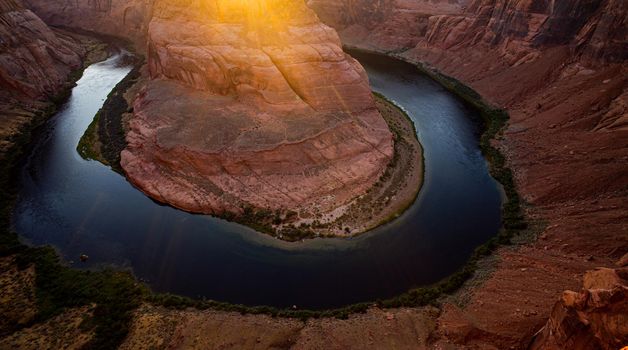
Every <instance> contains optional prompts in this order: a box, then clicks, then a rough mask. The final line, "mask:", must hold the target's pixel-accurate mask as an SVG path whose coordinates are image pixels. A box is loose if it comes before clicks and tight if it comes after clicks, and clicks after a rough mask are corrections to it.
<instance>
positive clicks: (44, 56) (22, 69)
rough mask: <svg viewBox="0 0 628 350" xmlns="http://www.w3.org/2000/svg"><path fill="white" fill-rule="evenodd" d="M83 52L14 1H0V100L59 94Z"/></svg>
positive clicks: (76, 66)
mask: <svg viewBox="0 0 628 350" xmlns="http://www.w3.org/2000/svg"><path fill="white" fill-rule="evenodd" d="M82 50H83V49H82V48H81V47H80V46H79V45H78V44H77V43H76V42H75V41H74V40H73V39H72V38H69V37H67V36H64V35H62V34H60V33H55V32H53V31H52V30H51V29H50V28H48V26H47V25H46V24H45V23H44V22H42V20H41V19H39V17H37V16H36V15H35V14H33V13H32V12H31V11H29V10H26V9H24V8H23V7H22V6H21V4H20V3H19V2H17V1H13V0H1V1H0V99H1V100H2V101H7V100H8V99H9V98H17V99H25V98H29V99H33V98H34V99H39V98H43V97H50V96H52V95H54V94H56V93H57V92H58V90H59V89H60V87H61V86H62V85H64V83H65V82H66V79H67V76H68V74H69V73H70V72H71V71H72V70H74V69H78V68H79V67H80V66H81V63H82V62H81V55H82V54H83V53H84V52H83V51H82Z"/></svg>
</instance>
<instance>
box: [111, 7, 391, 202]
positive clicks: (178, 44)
mask: <svg viewBox="0 0 628 350" xmlns="http://www.w3.org/2000/svg"><path fill="white" fill-rule="evenodd" d="M147 51H148V70H149V72H150V77H151V80H150V81H149V82H148V83H147V84H146V86H145V87H144V89H143V90H142V92H141V95H140V97H139V98H138V99H137V100H136V102H135V105H134V117H133V119H132V120H131V122H130V130H129V133H128V135H127V141H128V147H127V149H126V150H125V151H124V152H123V154H122V167H123V168H124V170H125V172H126V173H127V175H128V177H129V179H130V181H132V182H133V183H134V184H135V185H136V186H138V187H139V188H140V189H142V190H143V191H145V192H146V193H148V194H149V195H150V196H152V197H153V198H156V199H158V200H160V201H162V202H166V203H169V204H172V205H174V206H176V207H180V208H183V209H186V210H190V211H196V212H203V213H211V214H220V213H224V212H231V213H236V214H238V213H241V212H242V210H243V208H244V207H247V206H253V207H257V208H269V209H280V208H284V209H291V210H297V211H305V212H310V213H316V212H325V211H329V210H332V209H334V208H336V207H337V206H339V205H342V204H343V203H346V202H347V201H349V200H351V199H353V198H355V197H356V196H358V195H360V194H362V193H364V192H365V191H366V190H367V189H368V188H369V187H371V186H372V185H373V184H374V183H375V182H376V181H377V180H378V178H379V177H380V175H381V174H382V173H383V170H384V169H385V167H386V165H387V164H388V162H389V160H390V158H391V157H392V150H393V147H392V135H391V133H390V132H389V130H388V128H387V125H386V123H385V122H384V120H383V118H382V117H381V115H380V114H379V112H378V111H377V110H376V108H375V106H374V102H373V98H372V96H371V92H370V88H369V84H368V80H367V77H366V74H365V72H364V70H363V69H362V67H361V66H360V65H359V64H358V63H357V62H356V61H355V60H353V59H352V58H351V57H349V56H348V55H346V54H345V53H344V52H343V51H342V49H341V44H340V40H339V38H338V36H337V34H336V32H335V31H334V30H333V29H331V28H330V27H327V26H326V25H323V24H322V23H321V22H320V21H319V20H318V17H317V16H316V15H315V14H314V13H313V12H312V11H311V10H309V9H308V8H307V7H306V6H305V4H304V3H303V1H302V0H248V1H247V0H243V1H232V0H222V1H193V0H180V1H173V0H163V1H157V2H156V3H155V6H154V9H153V18H152V21H151V23H150V27H149V30H148V49H147Z"/></svg>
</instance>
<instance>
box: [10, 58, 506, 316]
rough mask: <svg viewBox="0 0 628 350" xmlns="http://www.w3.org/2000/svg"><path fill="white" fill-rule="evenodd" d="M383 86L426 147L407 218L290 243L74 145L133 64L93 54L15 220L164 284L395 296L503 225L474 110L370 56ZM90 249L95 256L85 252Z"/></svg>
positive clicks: (267, 297)
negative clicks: (180, 198)
mask: <svg viewBox="0 0 628 350" xmlns="http://www.w3.org/2000/svg"><path fill="white" fill-rule="evenodd" d="M359 58H360V60H361V62H362V63H363V64H364V65H365V67H366V69H367V71H368V73H369V76H370V79H371V84H372V86H373V89H374V90H376V91H378V92H381V93H383V94H384V95H386V96H387V97H388V98H390V99H392V100H394V101H395V102H396V103H397V104H398V105H400V106H401V107H403V108H404V109H405V110H406V111H407V112H408V114H409V115H410V116H411V118H412V119H413V120H414V122H415V123H416V127H417V132H418V135H419V139H420V141H421V143H422V144H423V147H424V150H425V184H424V186H423V189H422V190H421V193H420V195H419V197H418V199H417V201H416V203H415V204H414V205H413V206H412V207H411V208H410V209H409V210H408V211H407V212H406V213H405V214H404V215H402V216H401V217H400V218H399V219H397V220H395V221H394V222H392V223H390V224H388V225H385V226H382V227H380V228H378V229H376V230H373V231H371V232H369V233H366V234H364V235H361V236H359V237H356V238H351V239H315V240H308V241H305V242H297V243H287V242H283V241H279V240H276V239H274V238H271V237H269V236H266V235H264V234H260V233H257V232H255V231H253V230H251V229H249V228H246V227H243V226H241V225H238V224H234V223H228V222H225V221H223V220H220V219H216V218H212V217H208V216H202V215H192V214H188V213H185V212H182V211H179V210H176V209H173V208H170V207H166V206H161V205H158V204H156V203H155V202H153V201H151V200H150V199H149V198H147V197H146V196H145V195H144V194H142V193H141V192H139V191H138V190H136V189H135V188H133V187H132V186H131V185H130V184H129V183H128V182H127V181H126V180H125V179H124V177H122V176H120V175H119V174H117V173H115V172H113V171H112V170H111V169H109V168H108V167H106V166H104V165H102V164H100V163H98V162H95V161H86V160H83V159H82V158H81V157H80V156H79V155H78V154H77V152H76V150H75V149H76V145H77V143H78V141H79V139H80V138H81V136H82V134H83V133H84V131H85V129H86V128H87V126H88V125H89V123H90V122H91V120H92V119H93V117H94V115H95V114H96V112H97V111H98V109H99V108H100V107H101V106H102V104H103V102H104V100H105V98H106V96H107V94H108V93H109V92H110V91H111V89H112V88H113V87H114V86H115V84H116V83H117V82H118V81H120V80H121V79H122V78H123V77H124V76H125V75H126V74H127V73H128V72H129V71H130V67H120V66H119V61H120V60H119V56H116V57H113V58H111V59H109V60H107V61H105V62H102V63H98V64H95V65H93V66H91V67H89V68H88V69H87V70H86V71H85V75H84V76H83V78H82V79H81V80H80V81H79V82H78V85H77V86H76V88H74V90H73V91H72V96H71V98H70V99H69V101H68V102H67V104H66V105H65V107H64V108H63V109H62V110H61V111H60V112H59V113H58V114H57V115H56V116H55V117H54V118H53V119H51V120H50V121H49V123H48V124H47V125H46V127H45V132H44V134H43V135H42V136H41V137H40V138H39V139H38V141H37V142H36V144H35V147H34V149H33V152H32V154H31V155H30V157H29V158H28V159H27V161H26V162H25V165H24V167H23V169H22V173H21V180H22V187H21V190H20V196H19V200H18V203H17V206H16V210H15V216H14V226H15V228H16V229H17V231H18V232H20V234H21V235H22V239H23V240H24V241H26V242H28V243H30V244H33V245H42V244H51V245H53V246H55V247H56V248H57V249H58V250H59V252H60V254H62V256H63V257H64V258H65V260H66V261H68V262H69V263H70V264H72V265H74V266H77V267H81V268H97V267H101V266H110V265H113V266H116V267H123V268H129V269H132V271H133V272H134V273H135V274H136V275H137V276H138V277H139V278H141V279H142V280H145V281H148V283H149V285H150V286H151V287H152V288H153V289H154V290H156V291H161V292H172V293H179V294H184V295H188V296H192V297H206V298H209V299H215V300H220V301H229V302H234V303H243V304H248V305H260V304H266V305H274V306H279V307H284V306H291V305H293V304H296V305H298V306H299V307H301V308H326V307H336V306H341V305H345V304H349V303H354V302H360V301H370V300H374V299H377V298H386V297H391V296H394V295H396V294H399V293H401V292H404V291H406V290H407V289H409V288H411V287H415V286H420V285H424V284H429V283H432V282H435V281H437V280H439V279H441V278H444V277H446V276H447V275H448V274H451V273H452V272H454V271H456V270H457V269H458V268H459V267H460V266H462V265H463V264H464V263H465V261H466V260H467V258H468V257H469V256H470V254H471V253H472V251H473V250H474V248H475V247H476V246H478V245H480V244H482V243H483V242H485V241H486V240H487V239H488V238H490V237H491V236H493V235H495V234H496V233H497V231H498V229H499V226H500V204H501V194H500V190H499V187H498V185H497V183H496V182H495V181H494V180H493V179H492V178H491V177H490V176H489V174H488V170H487V166H486V163H485V160H484V159H483V157H482V155H481V153H480V150H479V148H478V129H477V127H476V125H475V123H474V122H473V119H474V118H476V117H477V116H476V115H475V112H474V111H472V110H469V109H467V108H466V107H465V106H464V105H463V104H462V103H461V102H460V101H459V100H457V99H456V98H455V97H454V96H452V95H451V94H449V93H448V92H447V91H445V90H444V89H443V88H441V87H440V86H439V85H438V84H436V83H434V82H433V81H431V80H429V79H427V78H425V77H423V76H422V75H421V74H419V73H418V72H417V71H416V69H415V68H414V67H412V66H410V65H408V64H405V63H403V62H399V61H396V60H392V59H386V58H383V57H377V56H361V57H359ZM80 254H87V255H89V256H90V259H89V261H88V263H86V264H82V263H75V262H73V261H76V260H78V256H79V255H80Z"/></svg>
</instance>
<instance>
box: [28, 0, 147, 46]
mask: <svg viewBox="0 0 628 350" xmlns="http://www.w3.org/2000/svg"><path fill="white" fill-rule="evenodd" d="M23 1H24V4H25V6H26V7H27V8H29V9H31V10H33V12H35V13H36V14H37V15H38V16H40V17H41V18H42V19H43V20H44V21H45V22H46V23H47V24H49V25H51V26H62V27H68V28H73V29H82V30H85V31H90V32H95V33H100V34H107V35H113V36H117V37H121V38H126V39H129V40H131V41H132V42H133V43H135V44H136V45H137V46H138V47H139V48H140V50H143V47H144V43H145V39H146V30H147V29H148V22H149V21H150V18H151V12H152V5H153V2H154V0H131V1H127V0H60V1H47V0H23Z"/></svg>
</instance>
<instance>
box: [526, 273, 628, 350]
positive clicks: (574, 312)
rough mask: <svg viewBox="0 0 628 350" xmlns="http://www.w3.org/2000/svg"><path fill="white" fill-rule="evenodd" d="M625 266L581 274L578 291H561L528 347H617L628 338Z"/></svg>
mask: <svg viewBox="0 0 628 350" xmlns="http://www.w3.org/2000/svg"><path fill="white" fill-rule="evenodd" d="M627 278H628V268H622V269H616V270H613V269H608V268H602V269H598V270H595V271H590V272H588V273H586V274H585V276H584V289H583V290H582V291H581V292H572V291H565V292H564V293H563V295H562V297H561V298H560V300H559V301H558V302H556V305H554V308H553V309H552V313H551V315H550V318H549V320H548V321H547V324H546V325H545V326H544V327H543V329H542V330H541V331H540V332H539V334H538V335H537V337H536V339H535V341H534V343H533V344H532V345H531V347H530V349H531V350H537V349H574V350H578V349H582V350H584V349H608V350H611V349H620V348H621V347H622V346H625V345H626V344H627V342H628V280H627Z"/></svg>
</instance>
